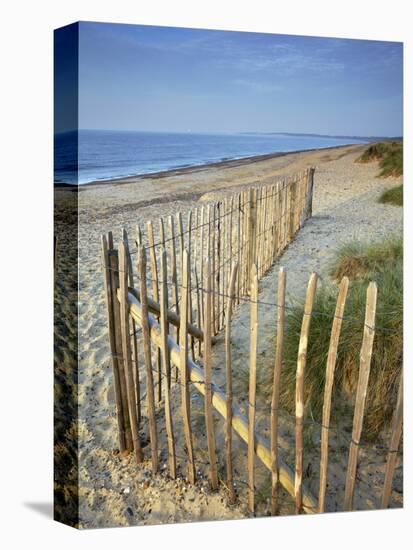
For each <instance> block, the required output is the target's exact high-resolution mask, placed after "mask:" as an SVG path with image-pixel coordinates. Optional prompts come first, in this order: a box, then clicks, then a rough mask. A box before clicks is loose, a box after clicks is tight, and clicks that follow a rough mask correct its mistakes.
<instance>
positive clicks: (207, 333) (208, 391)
mask: <svg viewBox="0 0 413 550" xmlns="http://www.w3.org/2000/svg"><path fill="white" fill-rule="evenodd" d="M205 267H206V289H205V293H204V299H205V305H204V312H205V323H204V339H205V341H204V372H205V399H204V403H205V427H206V432H207V442H208V455H209V463H210V483H211V487H212V489H214V490H215V489H217V488H218V474H217V463H216V461H217V459H216V451H215V435H214V419H213V415H212V357H211V355H212V352H211V337H212V322H211V317H212V315H211V314H212V310H213V307H214V306H213V301H212V273H211V262H210V260H209V258H207V260H206V266H205Z"/></svg>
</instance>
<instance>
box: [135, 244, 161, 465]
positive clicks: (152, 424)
mask: <svg viewBox="0 0 413 550" xmlns="http://www.w3.org/2000/svg"><path fill="white" fill-rule="evenodd" d="M139 278H140V282H141V285H140V286H141V288H140V291H141V307H142V322H141V324H142V336H143V350H144V357H145V367H146V398H147V403H148V416H149V435H150V440H151V457H152V472H154V473H155V472H156V471H157V470H158V435H157V431H156V416H155V397H154V387H153V374H152V358H151V336H150V332H149V321H148V291H147V285H146V250H145V247H144V246H141V247H140V248H139Z"/></svg>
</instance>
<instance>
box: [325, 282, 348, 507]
mask: <svg viewBox="0 0 413 550" xmlns="http://www.w3.org/2000/svg"><path fill="white" fill-rule="evenodd" d="M348 284H349V280H348V277H343V278H342V280H341V283H340V288H339V291H338V297H337V304H336V310H335V313H334V321H333V326H332V328H331V336H330V346H329V348H328V355H327V366H326V381H325V386H324V401H323V417H322V418H323V419H322V424H321V457H320V490H319V493H318V512H319V513H320V514H321V513H323V512H324V509H325V495H326V487H327V471H328V436H329V431H330V415H331V395H332V391H333V383H334V371H335V368H336V361H337V349H338V342H339V339H340V332H341V325H342V322H343V314H344V306H345V305H346V298H347V291H348Z"/></svg>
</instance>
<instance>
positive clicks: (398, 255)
mask: <svg viewBox="0 0 413 550" xmlns="http://www.w3.org/2000/svg"><path fill="white" fill-rule="evenodd" d="M350 250H354V251H355V256H356V257H357V258H363V261H362V269H360V268H359V267H357V268H354V266H353V265H351V266H349V264H348V262H347V259H348V257H349V251H350ZM343 258H345V259H346V261H345V262H344V263H343ZM357 261H358V260H357ZM356 263H357V262H356ZM341 264H342V265H341ZM337 273H340V276H342V275H348V276H349V277H350V278H351V284H350V288H349V292H348V296H347V302H346V308H345V312H344V321H343V324H342V330H341V336H340V343H339V349H338V357H337V364H336V371H335V382H334V390H333V411H334V413H335V414H336V415H337V414H339V415H340V417H341V418H342V417H344V416H345V415H346V414H347V413H350V415H349V419H350V421H351V419H352V410H353V409H352V407H353V405H354V397H355V392H356V388H357V382H358V374H359V361H360V348H361V343H362V339H363V324H364V315H365V305H366V303H365V301H366V289H367V285H368V282H369V281H370V280H375V281H376V282H377V285H378V301H377V315H376V327H377V329H376V335H375V340H374V348H373V356H372V365H371V372H370V379H369V387H368V393H367V401H366V413H365V420H364V429H363V435H364V437H365V438H369V439H374V438H376V437H377V436H378V435H379V433H380V432H381V430H382V429H383V428H384V427H385V426H386V425H387V424H388V422H389V420H390V419H391V416H392V413H393V410H394V406H395V403H396V399H397V385H398V380H399V376H400V372H401V365H402V354H403V314H402V304H403V290H402V289H403V261H402V243H401V240H400V239H399V240H397V239H390V240H389V241H386V242H383V243H376V244H374V245H368V246H366V247H364V248H363V247H362V245H360V244H354V243H353V244H350V245H347V246H346V247H345V252H344V253H341V251H339V253H338V255H337V265H336V266H335V268H334V270H333V274H334V275H336V274H337ZM336 299H337V292H336V291H333V290H332V289H326V288H324V287H323V288H321V289H320V290H319V291H318V292H317V295H316V300H315V304H314V308H313V311H314V312H318V313H316V314H314V315H313V317H312V320H311V327H310V335H309V340H308V355H307V365H306V370H305V382H304V389H305V407H306V415H308V416H309V417H310V418H311V417H312V418H314V419H315V420H316V421H318V422H321V415H322V407H323V398H324V384H325V369H326V361H327V354H328V347H329V340H330V333H331V326H332V322H333V315H334V310H335V305H336ZM303 310H304V307H303V304H302V303H299V304H296V305H295V306H294V307H293V308H292V309H291V310H288V312H287V317H286V330H285V347H284V362H283V370H282V375H281V386H280V403H281V407H282V408H286V409H287V410H288V411H289V412H291V413H293V412H294V410H295V382H296V366H297V351H298V343H299V338H300V330H301V323H302V318H303ZM268 367H269V366H268ZM270 371H271V368H268V370H267V371H266V372H267V387H268V388H269V390H268V395H267V396H266V397H267V399H268V400H269V399H270V395H269V392H270V391H271V390H270V388H271V383H270V382H271V373H270ZM264 387H265V386H264Z"/></svg>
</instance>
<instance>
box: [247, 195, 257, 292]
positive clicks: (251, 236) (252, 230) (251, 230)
mask: <svg viewBox="0 0 413 550" xmlns="http://www.w3.org/2000/svg"><path fill="white" fill-rule="evenodd" d="M248 198H249V217H248V268H247V277H248V288H249V287H250V285H251V274H252V266H253V264H255V262H256V245H257V242H256V237H257V193H256V189H254V188H252V187H251V188H250V190H249V195H248Z"/></svg>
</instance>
